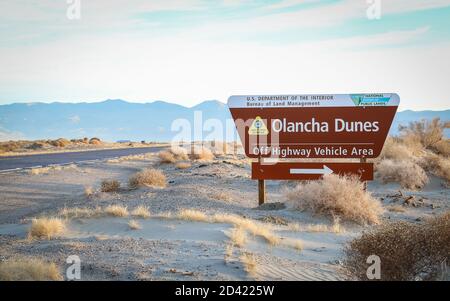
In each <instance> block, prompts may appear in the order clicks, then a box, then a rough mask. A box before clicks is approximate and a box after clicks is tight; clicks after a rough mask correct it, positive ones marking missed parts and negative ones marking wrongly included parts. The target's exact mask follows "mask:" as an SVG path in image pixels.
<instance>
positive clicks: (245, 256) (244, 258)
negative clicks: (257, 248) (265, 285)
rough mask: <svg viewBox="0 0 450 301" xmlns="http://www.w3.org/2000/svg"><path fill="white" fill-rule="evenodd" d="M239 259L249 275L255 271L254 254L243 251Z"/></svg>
mask: <svg viewBox="0 0 450 301" xmlns="http://www.w3.org/2000/svg"><path fill="white" fill-rule="evenodd" d="M240 260H241V262H242V264H243V265H244V269H245V271H246V272H247V273H249V274H250V275H254V274H255V272H256V264H257V263H256V259H255V256H254V255H253V254H252V253H250V252H243V253H242V255H241V257H240Z"/></svg>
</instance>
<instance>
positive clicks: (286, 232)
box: [0, 155, 450, 280]
mask: <svg viewBox="0 0 450 301" xmlns="http://www.w3.org/2000/svg"><path fill="white" fill-rule="evenodd" d="M146 167H153V168H159V169H161V170H163V171H164V173H165V174H166V176H167V178H168V186H167V187H166V188H150V187H146V188H140V189H137V190H129V189H128V188H127V185H126V184H127V181H128V178H129V176H130V175H132V174H133V173H135V172H136V171H139V170H141V169H142V168H146ZM103 179H118V180H119V181H120V182H121V184H122V187H123V188H122V190H121V191H120V192H119V193H102V192H99V191H98V187H99V185H100V182H101V181H102V180H103ZM286 185H289V183H286V182H278V181H269V182H268V183H267V191H268V202H270V203H276V202H284V201H285V200H284V199H283V194H282V189H283V187H284V186H286ZM86 186H92V187H94V190H96V191H95V193H94V195H92V196H91V197H89V198H87V197H86V196H85V195H84V189H85V187H86ZM256 187H257V186H256V183H255V182H254V181H252V180H251V179H250V167H249V165H248V163H247V161H246V160H245V159H244V158H243V157H239V158H235V157H234V156H219V157H218V158H216V159H215V160H214V161H213V162H194V163H193V164H192V167H190V168H188V169H177V168H176V167H175V165H174V164H159V162H158V159H157V157H156V156H155V155H151V156H148V157H147V158H142V159H135V160H123V161H119V162H114V163H111V162H109V163H108V162H107V161H103V162H97V163H89V164H81V165H78V166H76V167H74V168H67V169H62V170H56V171H51V172H49V173H48V174H39V175H30V174H29V173H28V172H26V171H17V172H14V173H10V174H8V175H5V174H2V175H0V242H1V243H0V257H1V258H2V259H7V258H11V257H13V256H18V255H21V256H38V257H43V258H45V259H46V260H51V261H54V262H56V263H57V264H58V265H59V266H60V267H61V269H64V266H65V259H66V258H67V256H69V255H73V254H75V255H78V256H79V257H80V259H81V261H82V265H83V270H82V275H83V276H82V277H83V279H84V280H95V279H102V280H169V279H175V280H176V279H183V280H248V279H257V280H342V279H347V277H346V274H345V273H344V272H343V269H342V265H341V264H342V260H343V258H342V256H343V255H342V248H343V246H344V244H345V243H346V242H347V241H349V240H350V239H352V238H353V237H355V236H357V235H358V234H359V233H360V232H361V231H362V230H363V229H364V227H362V226H358V225H355V224H352V223H343V225H342V226H343V227H344V228H345V232H342V233H330V232H318V231H311V230H308V227H311V226H312V225H317V224H319V225H322V224H323V225H331V222H330V221H329V220H328V219H325V218H320V217H317V216H312V215H310V214H308V213H304V212H298V211H294V210H290V209H289V208H283V206H274V207H275V208H277V210H267V209H266V208H257V191H256ZM369 190H370V191H372V192H373V194H374V195H375V196H376V197H378V198H383V203H384V205H385V206H386V207H388V206H392V205H395V204H400V203H401V200H400V199H397V198H396V197H395V194H396V193H398V190H399V187H398V186H397V185H381V184H380V183H377V182H372V183H370V184H369ZM449 192H450V191H449V189H447V188H444V187H443V186H441V185H440V183H439V179H433V181H431V183H430V184H429V186H427V187H426V188H425V189H424V190H423V191H421V192H413V191H404V190H403V194H404V195H415V196H416V198H417V199H419V198H420V200H421V202H420V206H416V207H413V206H410V207H408V206H405V210H404V212H391V211H388V210H387V211H386V213H385V216H384V218H385V219H392V220H395V219H402V220H411V221H415V220H416V219H418V218H419V219H420V218H423V217H424V216H432V215H435V214H438V213H439V212H442V211H444V210H448V208H449V195H450V193H449ZM110 204H120V205H124V206H127V207H128V208H129V209H130V210H132V209H133V208H135V207H136V206H139V205H146V206H148V207H149V209H150V212H151V213H152V215H153V216H152V217H150V218H149V219H136V220H137V221H138V223H139V224H140V227H141V229H137V230H131V229H130V228H129V226H128V222H129V221H130V220H131V219H132V218H131V217H122V218H113V217H106V218H105V217H102V218H78V219H71V220H69V221H68V224H67V231H66V233H65V234H64V235H63V236H61V237H58V238H55V239H52V240H48V241H47V240H31V241H30V240H27V239H26V235H27V230H28V228H29V225H30V219H31V218H32V217H35V216H44V215H45V216H47V215H48V216H52V215H56V214H57V213H58V211H59V210H60V209H62V208H64V207H66V208H72V207H89V208H95V207H96V206H101V207H105V206H107V205H110ZM187 208H189V209H196V210H200V211H202V212H204V213H206V214H207V215H208V216H212V215H213V214H216V213H227V214H237V215H239V216H243V217H246V218H249V219H251V220H253V221H255V222H257V223H261V224H262V225H265V226H267V227H268V228H270V229H272V231H273V232H274V233H275V234H276V235H277V236H278V237H279V238H280V239H281V241H283V242H284V241H289V240H294V239H296V240H300V241H301V242H302V245H303V248H302V250H298V249H295V248H292V247H287V246H286V245H283V244H280V245H276V246H272V245H270V244H268V243H267V242H266V241H264V239H262V238H261V237H257V236H252V235H249V237H248V241H247V242H246V243H245V246H243V247H242V248H239V247H237V246H234V248H233V251H232V254H231V256H228V255H227V246H228V245H229V244H230V239H229V237H228V236H227V231H229V230H230V229H231V228H232V225H230V224H226V223H211V222H207V223H206V222H195V221H185V220H180V219H177V218H174V217H173V216H172V217H170V218H167V217H157V216H158V215H164V214H167V212H171V213H172V214H175V213H176V212H178V211H179V210H181V209H187ZM280 208H281V209H280ZM155 216H156V217H155ZM271 221H280V223H279V224H274V223H273V222H271ZM292 223H297V224H298V225H299V226H300V228H301V229H300V230H295V231H294V230H293V229H292V228H291V227H289V224H292ZM286 224H288V225H286ZM242 252H249V253H251V254H253V256H254V259H255V262H256V266H255V269H254V271H252V272H251V273H250V272H246V271H245V266H244V264H243V263H242V262H241V260H240V258H239V257H240V254H242Z"/></svg>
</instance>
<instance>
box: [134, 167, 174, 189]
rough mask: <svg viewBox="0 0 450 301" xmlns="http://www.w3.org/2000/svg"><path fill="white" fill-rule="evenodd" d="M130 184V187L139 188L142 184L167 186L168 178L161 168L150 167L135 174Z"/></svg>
mask: <svg viewBox="0 0 450 301" xmlns="http://www.w3.org/2000/svg"><path fill="white" fill-rule="evenodd" d="M128 185H129V186H130V188H138V187H141V186H153V187H166V185H167V179H166V176H165V175H164V173H163V172H162V171H160V170H157V169H153V168H148V169H144V170H143V171H140V172H138V173H136V174H135V175H133V176H132V177H131V178H130V179H129V181H128Z"/></svg>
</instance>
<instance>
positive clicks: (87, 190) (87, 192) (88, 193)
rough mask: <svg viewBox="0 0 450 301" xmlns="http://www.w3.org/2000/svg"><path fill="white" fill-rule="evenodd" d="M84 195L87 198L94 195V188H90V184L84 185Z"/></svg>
mask: <svg viewBox="0 0 450 301" xmlns="http://www.w3.org/2000/svg"><path fill="white" fill-rule="evenodd" d="M84 195H85V196H86V197H87V198H90V197H92V196H93V195H94V188H92V186H86V187H84Z"/></svg>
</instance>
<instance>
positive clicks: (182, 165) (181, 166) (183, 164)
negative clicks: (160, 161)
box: [176, 162, 191, 169]
mask: <svg viewBox="0 0 450 301" xmlns="http://www.w3.org/2000/svg"><path fill="white" fill-rule="evenodd" d="M190 167H191V163H189V162H178V163H177V165H176V168H178V169H188V168H190Z"/></svg>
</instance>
